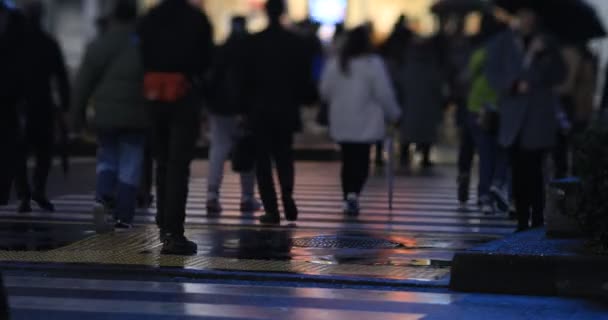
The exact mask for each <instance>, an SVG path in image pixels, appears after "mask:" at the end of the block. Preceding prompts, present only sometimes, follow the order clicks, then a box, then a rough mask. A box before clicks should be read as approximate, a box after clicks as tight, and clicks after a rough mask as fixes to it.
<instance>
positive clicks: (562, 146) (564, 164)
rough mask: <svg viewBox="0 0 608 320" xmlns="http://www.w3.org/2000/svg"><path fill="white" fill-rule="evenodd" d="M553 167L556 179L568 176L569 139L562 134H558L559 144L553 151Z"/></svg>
mask: <svg viewBox="0 0 608 320" xmlns="http://www.w3.org/2000/svg"><path fill="white" fill-rule="evenodd" d="M553 165H554V170H555V172H554V177H555V178H556V179H560V178H564V177H566V176H567V175H568V139H567V137H566V136H565V135H563V134H561V133H558V134H557V144H556V146H555V148H554V149H553Z"/></svg>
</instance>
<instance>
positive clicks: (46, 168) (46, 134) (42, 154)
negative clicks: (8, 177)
mask: <svg viewBox="0 0 608 320" xmlns="http://www.w3.org/2000/svg"><path fill="white" fill-rule="evenodd" d="M36 118H37V120H35V119H32V118H31V117H30V119H27V120H26V125H25V131H24V132H25V135H24V137H23V139H22V141H21V142H20V147H19V156H18V163H17V172H16V177H15V187H16V189H17V195H18V197H19V199H21V200H29V199H31V198H32V196H34V197H46V185H47V181H48V178H49V173H50V171H51V164H52V161H53V151H54V149H53V145H54V143H55V139H54V132H55V130H54V123H55V122H54V118H53V116H52V115H49V116H48V118H47V117H44V118H42V119H41V117H39V115H38V116H36ZM30 154H33V155H34V159H35V160H36V167H35V168H34V175H33V189H32V186H31V185H30V181H29V173H28V169H27V161H28V158H29V155H30Z"/></svg>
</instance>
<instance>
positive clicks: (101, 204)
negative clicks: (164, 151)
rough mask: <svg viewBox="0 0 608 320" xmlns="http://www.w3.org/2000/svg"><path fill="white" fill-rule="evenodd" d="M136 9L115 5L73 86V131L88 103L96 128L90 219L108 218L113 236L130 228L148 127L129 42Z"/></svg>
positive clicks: (134, 51) (133, 50) (138, 63)
mask: <svg viewBox="0 0 608 320" xmlns="http://www.w3.org/2000/svg"><path fill="white" fill-rule="evenodd" d="M136 18H137V9H136V7H135V6H133V5H130V4H129V3H128V2H123V1H121V2H118V4H117V5H116V7H115V9H114V12H113V16H112V19H111V23H110V26H109V29H108V31H107V32H106V33H104V34H103V35H101V36H100V37H99V38H97V39H96V40H95V41H93V42H92V43H91V44H90V46H89V47H88V48H87V51H86V54H85V57H84V60H83V62H82V65H81V67H80V69H79V71H78V74H77V76H76V82H75V98H74V113H75V120H76V123H77V126H78V127H79V126H80V125H79V124H80V123H82V122H83V119H84V117H85V116H84V115H85V109H86V107H87V105H88V103H89V101H91V102H92V104H93V106H94V108H95V127H96V129H97V143H98V152H97V191H96V196H95V199H96V204H95V208H94V210H95V211H96V212H95V213H96V215H103V214H104V213H105V214H109V213H111V214H113V215H114V218H115V221H116V223H115V228H116V230H118V231H122V230H128V229H131V228H132V223H133V218H134V216H135V209H136V197H137V190H138V186H139V183H140V179H141V177H140V176H141V166H142V164H143V163H142V161H143V153H144V146H145V138H146V136H145V133H146V130H147V128H148V127H149V125H150V120H149V116H148V112H147V110H146V107H145V101H144V99H143V95H142V91H141V87H142V84H143V67H142V63H141V58H140V57H139V51H138V48H137V43H136V42H135V37H134V35H135V24H134V22H135V19H136Z"/></svg>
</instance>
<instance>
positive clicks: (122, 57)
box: [74, 25, 150, 129]
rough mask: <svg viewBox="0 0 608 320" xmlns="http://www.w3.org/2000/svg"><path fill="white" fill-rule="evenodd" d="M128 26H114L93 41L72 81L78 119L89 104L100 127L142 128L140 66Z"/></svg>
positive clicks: (144, 114)
mask: <svg viewBox="0 0 608 320" xmlns="http://www.w3.org/2000/svg"><path fill="white" fill-rule="evenodd" d="M134 35H135V28H134V26H132V25H114V26H112V27H110V29H109V30H108V32H106V33H104V34H103V35H102V36H100V37H99V38H97V39H96V40H95V41H93V42H92V43H91V44H90V45H89V47H88V49H87V52H86V54H85V58H84V60H83V62H82V66H81V67H80V70H79V71H78V75H77V77H76V82H75V90H74V92H75V95H74V97H75V98H74V112H75V116H76V120H77V121H78V120H79V119H82V117H83V116H84V110H85V108H86V107H87V105H88V104H89V103H92V105H93V107H94V108H95V126H96V127H97V128H100V129H145V128H146V127H148V126H149V125H150V120H149V118H148V110H147V109H146V103H145V101H144V98H143V89H142V83H143V67H142V63H141V56H140V54H139V50H138V46H137V44H136V42H135V39H134Z"/></svg>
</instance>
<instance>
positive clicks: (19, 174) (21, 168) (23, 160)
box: [15, 138, 32, 213]
mask: <svg viewBox="0 0 608 320" xmlns="http://www.w3.org/2000/svg"><path fill="white" fill-rule="evenodd" d="M27 140H28V139H27V138H22V139H20V141H19V142H18V145H17V148H16V150H17V152H16V172H15V190H16V191H17V197H18V198H19V200H20V201H21V204H20V205H19V208H18V211H19V212H22V213H24V212H30V211H32V208H31V205H30V201H31V199H32V190H31V187H30V182H29V173H28V169H27V162H28V158H29V157H28V155H29V141H27Z"/></svg>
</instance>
